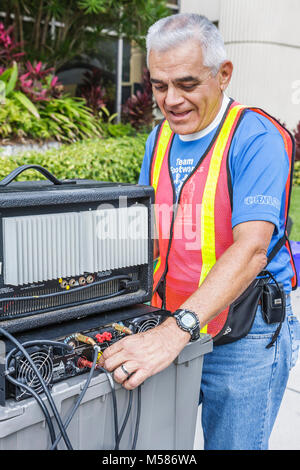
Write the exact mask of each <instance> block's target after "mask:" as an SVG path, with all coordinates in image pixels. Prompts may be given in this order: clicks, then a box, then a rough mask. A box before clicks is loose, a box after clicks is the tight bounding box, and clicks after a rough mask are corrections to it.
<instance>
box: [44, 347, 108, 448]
mask: <svg viewBox="0 0 300 470" xmlns="http://www.w3.org/2000/svg"><path fill="white" fill-rule="evenodd" d="M94 349H95V352H94V359H93V363H92V366H91V370H90V373H89V375H88V377H87V380H86V382H85V384H84V387H83V389H82V391H81V393H80V395H79V397H78V399H77V401H76V403H75V405H74V407H73V408H72V410H71V412H70V414H69V416H68V418H67V419H66V421H65V423H64V428H65V429H67V427H68V426H69V424H70V422H71V420H72V418H73V416H74V414H75V412H76V411H77V409H78V407H79V405H80V403H81V400H82V399H83V397H84V395H85V393H86V391H87V388H88V386H89V385H90V382H91V379H92V376H93V373H94V371H95V367H96V363H97V358H98V353H99V347H98V346H97V347H95V348H94ZM61 437H62V435H61V433H60V434H59V436H58V437H57V438H56V440H55V442H54V444H52V446H51V448H50V450H54V449H55V448H56V447H57V444H58V443H59V441H60V439H61Z"/></svg>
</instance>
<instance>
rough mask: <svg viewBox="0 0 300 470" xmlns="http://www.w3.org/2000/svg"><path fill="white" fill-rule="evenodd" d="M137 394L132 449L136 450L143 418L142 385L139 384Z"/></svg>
mask: <svg viewBox="0 0 300 470" xmlns="http://www.w3.org/2000/svg"><path fill="white" fill-rule="evenodd" d="M137 394H138V400H137V415H136V423H135V431H134V439H133V443H132V447H131V450H135V448H136V443H137V440H138V434H139V427H140V419H141V403H142V395H141V385H139V386H138V390H137Z"/></svg>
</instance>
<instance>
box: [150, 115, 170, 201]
mask: <svg viewBox="0 0 300 470" xmlns="http://www.w3.org/2000/svg"><path fill="white" fill-rule="evenodd" d="M171 135H172V131H171V129H170V126H169V123H168V121H164V122H163V124H162V129H161V133H160V136H159V141H158V146H157V151H156V157H155V162H154V168H153V177H152V184H151V186H153V188H154V191H155V193H156V188H157V184H158V178H159V174H160V169H161V165H162V162H163V159H164V156H165V153H166V150H167V148H168V144H169V141H170V137H171Z"/></svg>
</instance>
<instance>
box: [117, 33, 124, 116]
mask: <svg viewBox="0 0 300 470" xmlns="http://www.w3.org/2000/svg"><path fill="white" fill-rule="evenodd" d="M122 71H123V38H122V37H119V38H118V54H117V84H116V113H118V115H117V117H116V121H117V122H118V123H119V122H120V121H121V109H122Z"/></svg>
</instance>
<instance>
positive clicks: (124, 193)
mask: <svg viewBox="0 0 300 470" xmlns="http://www.w3.org/2000/svg"><path fill="white" fill-rule="evenodd" d="M61 183H62V184H53V183H52V182H49V181H47V180H46V181H24V182H11V183H10V184H9V185H7V186H5V187H1V185H0V262H1V274H0V292H1V289H2V292H5V289H6V287H7V286H6V285H5V284H4V277H3V272H4V268H5V266H4V265H3V263H4V259H3V225H2V221H3V218H4V217H5V218H9V217H22V216H26V215H39V214H53V213H63V212H72V211H74V212H75V211H88V210H96V209H97V208H98V207H99V205H101V204H110V205H111V206H112V207H116V208H118V207H119V204H120V201H122V202H121V203H122V204H124V203H126V204H128V206H129V207H130V206H131V205H133V204H140V205H143V206H145V207H146V208H147V211H148V234H149V235H148V240H147V245H148V255H147V256H148V259H147V262H146V263H145V264H144V265H143V266H141V267H139V270H138V276H139V279H138V280H139V288H138V289H137V290H136V291H133V292H128V293H125V294H122V295H119V296H115V297H111V298H107V299H104V300H101V298H100V299H91V300H87V301H84V302H81V303H78V304H77V305H76V304H71V305H68V303H66V304H65V305H63V306H62V307H56V308H52V309H45V310H43V309H42V310H40V311H38V312H30V313H29V314H28V315H27V314H24V313H23V314H22V315H19V316H14V317H12V318H9V317H8V318H7V319H6V318H5V316H3V315H2V316H1V315H0V326H1V327H3V328H5V329H6V330H7V331H10V332H20V331H24V330H28V329H32V328H37V327H42V326H44V325H48V324H57V323H60V322H64V321H68V320H71V319H76V318H81V317H85V316H88V315H94V314H98V315H101V314H102V312H107V311H110V310H115V309H119V308H123V307H126V306H129V305H134V304H141V303H144V302H147V301H149V300H150V299H151V296H152V282H153V280H152V275H153V268H152V267H153V240H152V218H153V214H152V203H153V198H154V191H153V188H152V187H150V186H140V185H135V184H124V183H108V182H101V181H93V180H74V181H69V180H65V181H62V182H61ZM127 270H128V269H127ZM121 271H122V270H121ZM124 272H125V273H126V269H125V271H124ZM117 274H118V272H117ZM38 287H39V286H37V288H38ZM15 295H17V294H15ZM5 296H6V297H7V294H3V293H2V294H1V295H0V302H1V297H2V298H3V297H5Z"/></svg>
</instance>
